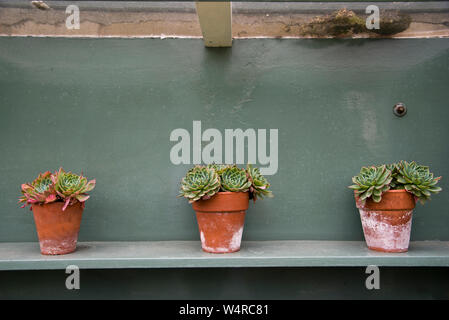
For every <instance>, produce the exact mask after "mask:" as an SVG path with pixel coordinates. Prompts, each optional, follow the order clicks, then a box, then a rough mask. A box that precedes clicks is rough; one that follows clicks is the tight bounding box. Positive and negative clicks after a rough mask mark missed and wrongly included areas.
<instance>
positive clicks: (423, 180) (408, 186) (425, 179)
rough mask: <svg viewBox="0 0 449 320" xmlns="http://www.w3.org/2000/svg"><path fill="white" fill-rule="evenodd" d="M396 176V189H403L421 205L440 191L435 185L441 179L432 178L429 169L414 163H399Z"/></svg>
mask: <svg viewBox="0 0 449 320" xmlns="http://www.w3.org/2000/svg"><path fill="white" fill-rule="evenodd" d="M397 170H398V174H397V176H396V183H397V185H398V188H400V189H405V190H407V191H408V192H410V193H412V194H413V195H414V196H415V197H417V198H418V199H419V200H420V202H421V203H424V202H425V201H426V200H429V199H430V196H431V194H432V193H438V192H440V191H441V190H442V189H441V188H440V187H437V186H436V184H437V183H438V181H439V180H440V179H441V177H437V178H434V176H433V173H431V172H430V171H429V167H427V166H420V165H418V164H417V163H416V162H414V161H412V162H410V163H408V162H407V161H401V162H399V163H398V164H397Z"/></svg>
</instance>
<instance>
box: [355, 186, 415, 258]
mask: <svg viewBox="0 0 449 320" xmlns="http://www.w3.org/2000/svg"><path fill="white" fill-rule="evenodd" d="M355 200H356V205H357V208H358V209H359V212H360V219H361V221H362V227H363V233H364V235H365V240H366V244H367V245H368V248H370V249H371V250H376V251H383V252H406V251H407V250H408V246H409V242H410V231H411V229H412V213H413V209H414V208H415V204H416V201H415V198H414V196H413V195H412V194H411V193H408V192H407V191H405V190H389V191H386V192H385V193H384V194H382V200H381V201H380V202H379V203H376V202H374V201H373V200H372V199H371V198H370V199H368V200H366V203H365V204H363V203H362V202H361V201H360V200H359V199H358V197H357V195H355Z"/></svg>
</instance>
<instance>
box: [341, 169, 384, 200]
mask: <svg viewBox="0 0 449 320" xmlns="http://www.w3.org/2000/svg"><path fill="white" fill-rule="evenodd" d="M392 179H393V178H392V177H391V170H389V169H387V166H386V165H382V166H371V167H362V169H361V170H360V173H359V174H358V175H357V176H355V177H353V178H352V182H353V183H354V184H353V185H351V186H349V188H351V189H353V190H355V192H356V194H357V196H358V197H359V199H360V200H361V201H362V202H363V203H364V202H365V201H366V199H368V198H370V197H371V198H372V199H373V201H374V202H380V200H381V199H382V193H384V192H385V191H387V190H389V189H390V183H391V181H392Z"/></svg>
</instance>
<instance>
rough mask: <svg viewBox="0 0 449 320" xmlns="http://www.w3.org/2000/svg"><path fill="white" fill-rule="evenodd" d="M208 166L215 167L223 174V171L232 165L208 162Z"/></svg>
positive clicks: (219, 173)
mask: <svg viewBox="0 0 449 320" xmlns="http://www.w3.org/2000/svg"><path fill="white" fill-rule="evenodd" d="M207 167H208V168H211V169H214V170H215V171H217V173H218V175H219V176H221V174H222V173H223V171H224V170H225V169H227V168H229V167H231V165H229V164H215V163H212V164H208V165H207Z"/></svg>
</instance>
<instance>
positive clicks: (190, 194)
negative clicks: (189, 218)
mask: <svg viewBox="0 0 449 320" xmlns="http://www.w3.org/2000/svg"><path fill="white" fill-rule="evenodd" d="M219 190H220V177H219V175H218V173H217V172H216V171H215V169H213V168H208V167H204V166H196V167H194V168H192V169H190V170H189V171H188V172H187V175H186V176H185V177H184V178H183V179H182V181H181V193H180V196H183V197H186V198H187V199H188V200H189V203H192V202H195V201H197V200H200V199H204V200H206V199H209V198H210V197H212V196H213V195H214V194H216V193H217V192H218V191H219Z"/></svg>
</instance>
